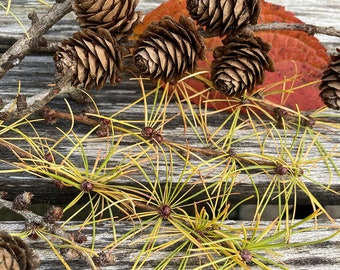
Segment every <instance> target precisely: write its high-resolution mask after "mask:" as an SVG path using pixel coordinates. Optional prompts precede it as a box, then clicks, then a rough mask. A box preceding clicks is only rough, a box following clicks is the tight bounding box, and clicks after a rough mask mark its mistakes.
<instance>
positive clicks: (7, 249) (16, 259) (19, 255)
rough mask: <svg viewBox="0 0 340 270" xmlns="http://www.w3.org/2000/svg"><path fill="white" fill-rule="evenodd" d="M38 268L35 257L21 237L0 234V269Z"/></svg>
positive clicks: (26, 269) (20, 269)
mask: <svg viewBox="0 0 340 270" xmlns="http://www.w3.org/2000/svg"><path fill="white" fill-rule="evenodd" d="M37 266H38V264H37V260H36V258H35V256H33V255H32V251H31V250H30V249H29V247H28V246H27V245H26V243H25V242H24V241H23V240H21V239H20V238H19V237H16V236H13V237H12V236H10V235H9V234H8V233H6V232H0V269H1V270H31V269H36V268H37Z"/></svg>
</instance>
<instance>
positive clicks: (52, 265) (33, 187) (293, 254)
mask: <svg viewBox="0 0 340 270" xmlns="http://www.w3.org/2000/svg"><path fill="white" fill-rule="evenodd" d="M161 2H162V1H156V0H148V1H141V3H140V5H139V8H140V9H141V10H144V11H149V10H151V9H152V8H154V7H155V6H157V5H158V4H159V3H161ZM270 2H272V3H276V4H283V5H285V6H286V9H287V10H290V11H294V12H295V13H296V15H297V16H298V17H299V18H300V19H302V20H303V21H305V22H307V23H312V24H318V25H323V26H334V27H336V28H338V29H340V20H339V13H340V3H339V1H336V0H333V1H316V0H308V1H292V0H286V1H282V0H275V1H274V0H272V1H270ZM49 3H51V4H52V3H53V2H52V1H49ZM37 6H38V7H39V8H38V9H37V8H36V7H37ZM32 10H36V11H37V13H38V16H41V15H42V14H44V13H45V12H46V11H47V10H48V7H44V6H43V5H41V4H40V3H39V2H38V1H33V0H32V1H21V3H20V4H17V3H14V2H13V3H12V11H13V12H14V13H15V14H16V15H17V16H18V17H19V18H20V20H21V21H22V22H23V23H24V25H25V27H26V28H28V27H29V26H30V23H31V22H30V21H29V19H28V18H27V14H28V13H29V12H30V11H32ZM77 29H79V28H78V26H77V25H76V23H75V16H74V14H72V13H71V14H68V15H67V16H65V18H63V19H62V20H61V21H60V22H59V23H58V24H57V25H55V26H54V27H53V28H52V29H51V30H50V31H49V32H48V33H47V39H48V40H50V41H58V42H60V41H61V40H62V39H64V38H65V37H70V36H71V35H72V34H73V33H74V32H75V31H76V30H77ZM21 35H23V29H22V28H21V27H20V26H19V25H18V24H17V23H16V22H15V20H14V19H13V18H12V17H11V16H9V15H7V16H4V10H0V52H3V51H4V50H5V49H6V48H8V46H9V45H10V44H12V43H13V42H14V41H15V40H16V39H17V38H19V37H20V36H21ZM318 38H320V40H321V41H322V43H323V44H325V46H326V47H327V49H328V51H329V52H334V51H335V48H336V47H340V40H339V39H337V38H332V37H328V36H320V37H318ZM53 76H54V63H53V60H52V57H51V55H50V54H46V55H45V54H42V55H39V57H37V55H30V56H27V57H25V59H24V60H23V61H22V62H21V63H20V65H18V66H17V67H15V68H13V69H12V70H10V71H9V72H8V73H7V74H6V75H5V76H4V78H3V79H2V80H1V81H0V95H1V97H2V98H3V100H4V101H5V102H9V101H10V100H12V99H13V97H15V95H16V94H17V87H18V80H19V79H20V80H21V88H22V91H23V92H24V93H25V94H26V95H28V96H30V95H34V94H36V93H39V92H40V91H42V90H44V89H46V87H47V85H48V84H49V83H51V82H52V81H53ZM147 87H149V88H151V87H152V85H147ZM139 96H140V88H139V86H138V85H137V83H136V82H133V81H128V80H125V81H124V82H123V83H122V84H119V85H118V86H115V87H114V88H112V87H109V86H107V87H105V88H104V89H102V91H100V92H99V93H97V94H96V100H98V105H99V109H100V111H101V113H102V114H104V115H111V114H112V113H114V112H115V111H118V110H119V109H121V108H123V107H124V106H125V105H126V104H127V103H129V102H131V101H134V100H135V99H136V98H137V97H139ZM52 106H56V107H58V108H61V109H67V107H66V105H65V102H64V101H63V99H62V98H58V99H56V100H54V101H53V102H52ZM74 106H75V107H73V108H74V109H75V111H81V110H82V109H83V108H82V107H81V106H79V105H74ZM77 106H78V107H77ZM143 109H144V107H143V106H142V105H140V106H136V108H135V109H133V110H131V111H129V112H128V113H127V114H125V115H124V117H125V118H126V119H133V118H134V117H135V115H136V112H137V113H138V112H140V113H142V112H143ZM176 111H177V108H176V105H174V104H173V105H171V106H169V112H168V115H169V116H171V115H174V114H176ZM222 117H223V116H222ZM222 117H221V119H222ZM217 118H218V117H217ZM221 119H217V120H216V124H217V123H218V122H220V121H221ZM59 126H60V127H61V128H63V129H67V128H68V127H69V122H67V121H65V122H61V121H60V122H59ZM40 128H41V129H43V128H44V125H41V126H40ZM52 128H54V127H51V129H52ZM211 128H212V129H213V128H214V126H211ZM316 129H317V128H316ZM86 131H88V127H86V126H85V127H84V126H80V127H77V132H79V133H82V132H86ZM320 131H322V132H323V133H325V130H324V128H322V129H321V130H320ZM163 132H164V136H165V137H166V138H167V139H168V140H171V141H176V140H178V138H177V137H176V135H174V134H183V130H182V129H181V128H180V127H178V128H177V129H176V128H174V127H173V126H168V127H166V128H165V129H164V131H163ZM249 132H251V131H249ZM326 134H327V140H326V139H325V146H326V148H327V149H328V150H329V149H332V148H333V147H334V145H339V144H340V138H339V135H338V134H337V133H334V132H332V131H329V132H326ZM245 135H246V134H245V133H240V134H237V136H239V137H243V136H245ZM193 137H194V135H193V134H192V133H190V132H189V133H187V134H186V136H185V137H183V138H182V139H183V141H184V140H192V139H193ZM268 145H271V144H270V143H268ZM104 147H105V145H103V144H101V143H99V142H98V143H96V142H91V143H89V144H88V145H86V149H87V150H88V153H89V158H90V159H95V157H96V155H97V153H98V150H105V149H104ZM235 150H236V152H244V151H245V150H246V151H247V152H252V153H257V151H258V146H257V145H256V143H253V144H252V143H249V141H244V142H242V141H241V142H240V143H238V144H237V145H235ZM65 151H66V152H67V147H66V148H65ZM267 151H268V153H274V152H275V151H276V149H274V148H272V149H271V148H268V150H267ZM317 155H318V152H317V151H316V149H313V150H312V151H311V153H310V156H311V157H312V156H317ZM7 158H9V157H8V153H7V151H5V150H4V149H3V148H0V159H7ZM334 161H335V166H337V167H338V168H340V158H339V156H337V157H336V158H334ZM1 166H2V167H1ZM3 166H4V165H3V164H1V165H0V169H2V168H4V167H3ZM178 170H179V171H180V168H178ZM326 171H327V168H326V166H325V164H324V163H323V162H322V161H320V162H318V163H317V166H314V167H312V168H311V169H310V170H309V172H308V173H309V176H310V177H311V178H312V179H318V180H319V181H320V183H321V184H324V185H326V186H328V184H329V178H328V177H324V176H325V172H326ZM271 179H272V176H270V175H267V176H264V175H258V176H255V177H254V180H255V181H256V184H257V187H258V189H259V190H260V192H264V190H265V188H266V187H267V186H268V182H269V181H271ZM193 180H197V179H195V178H193ZM42 183H44V184H42ZM122 184H124V182H122ZM306 185H307V187H308V189H309V190H310V191H311V192H312V193H313V194H314V195H315V196H316V197H317V199H318V200H319V201H320V202H321V203H323V204H325V205H326V204H330V205H332V204H333V205H340V196H339V195H338V194H336V193H329V192H328V193H327V195H326V196H325V189H324V188H322V187H320V186H318V185H315V184H314V183H312V182H309V181H307V182H306ZM51 187H53V184H52V183H51V181H49V180H43V179H40V178H36V177H32V176H31V175H28V174H21V175H14V176H13V175H11V174H7V175H4V174H1V175H0V190H6V191H8V192H9V199H12V198H13V197H14V196H15V195H16V194H18V192H19V191H23V190H25V191H32V192H34V194H36V198H37V199H38V201H40V202H44V203H45V202H49V203H54V204H60V203H65V201H66V202H68V201H70V200H71V199H72V198H73V197H74V195H75V194H76V193H77V192H78V191H77V190H68V189H65V190H61V191H56V190H55V189H52V188H51ZM329 187H330V188H332V189H333V190H335V191H338V192H340V180H339V177H338V176H337V175H334V177H333V179H332V182H331V183H330V186H329ZM234 191H235V193H238V194H237V196H232V197H231V202H232V200H235V201H234V202H238V201H240V200H242V199H244V198H246V197H248V196H249V195H252V194H253V193H254V189H253V185H252V184H251V182H250V181H249V179H246V178H244V179H241V180H240V183H239V185H238V186H236V187H235V189H234ZM297 197H298V202H299V203H300V204H308V203H309V199H308V198H307V197H306V196H305V195H304V193H303V192H298V194H297ZM249 202H252V201H249ZM253 202H254V201H253ZM272 203H275V201H273V202H272ZM339 222H340V221H339V220H338V221H337V223H338V224H339ZM263 225H264V226H265V224H263ZM103 226H104V225H103ZM119 226H122V227H117V231H118V233H122V232H123V231H124V230H123V229H125V230H126V229H128V228H131V227H129V226H131V225H130V224H119ZM22 228H23V222H19V223H12V222H0V230H8V231H11V232H15V231H21V230H22ZM99 229H100V230H99V232H98V239H102V241H98V243H101V245H102V246H104V245H105V244H107V241H110V239H111V238H110V237H111V236H110V235H109V234H108V233H107V232H106V230H105V227H100V228H99ZM329 231H330V230H318V231H317V235H318V237H320V238H321V237H323V235H326V234H327V233H329ZM314 238H315V235H314V233H313V232H306V233H305V234H301V235H299V236H298V237H297V238H294V237H293V238H292V241H296V242H303V241H306V240H310V239H314ZM339 243H340V238H339V235H338V236H337V237H336V238H333V239H331V240H330V241H327V242H325V243H324V244H320V245H316V246H306V247H302V248H296V249H287V250H284V251H282V252H281V253H282V255H283V257H282V258H281V260H282V261H283V262H285V263H286V264H287V265H288V266H289V268H290V269H307V268H308V269H320V268H322V269H338V268H339V267H340V259H339V258H340V253H339V252H340V244H339ZM102 246H101V247H102ZM32 247H33V248H34V249H35V250H36V252H37V253H39V255H40V257H41V259H42V266H41V268H40V269H42V270H47V269H64V268H63V267H62V266H60V263H58V260H57V258H56V257H55V256H54V255H53V253H52V252H51V250H50V248H49V247H48V246H47V245H46V244H44V243H43V242H41V241H39V242H37V243H32ZM98 249H100V246H99V247H98ZM139 249H140V247H139V246H134V247H129V248H128V249H127V248H126V246H124V247H120V249H118V250H117V251H116V252H117V255H116V256H117V264H116V265H114V266H113V267H108V268H107V269H130V268H131V263H132V260H133V256H134V255H136V254H137V252H138V250H139ZM127 253H129V256H128V259H126V257H127V256H126V254H127ZM160 256H162V254H160ZM151 263H152V262H151ZM71 266H72V269H87V266H86V265H84V264H82V263H81V262H79V261H77V262H75V263H71ZM145 269H152V265H146V267H145Z"/></svg>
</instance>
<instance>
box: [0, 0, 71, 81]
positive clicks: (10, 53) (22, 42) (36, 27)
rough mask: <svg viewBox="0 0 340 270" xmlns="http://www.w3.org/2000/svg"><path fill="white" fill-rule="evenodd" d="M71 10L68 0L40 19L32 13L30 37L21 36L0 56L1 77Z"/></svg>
mask: <svg viewBox="0 0 340 270" xmlns="http://www.w3.org/2000/svg"><path fill="white" fill-rule="evenodd" d="M71 10H72V5H71V0H66V1H65V2H64V3H60V4H59V3H56V4H54V5H53V6H52V8H51V9H50V10H49V11H48V13H47V14H46V15H44V16H43V17H41V19H40V20H39V19H37V18H36V16H34V14H33V15H31V17H30V19H31V20H32V26H31V27H30V29H29V30H28V32H27V33H28V36H29V38H28V37H27V36H26V35H25V36H23V37H22V38H20V39H19V40H18V41H17V42H15V43H14V44H13V45H12V46H11V47H10V48H9V49H8V50H7V51H6V52H5V53H4V54H3V55H2V56H1V58H0V79H1V78H2V77H3V76H4V75H5V73H6V72H7V71H8V70H9V69H11V68H12V67H14V66H16V65H18V64H19V63H20V61H21V60H22V59H23V58H24V57H25V55H27V54H28V53H29V52H30V50H31V49H33V47H35V46H37V44H39V42H36V41H37V40H39V39H40V38H41V37H42V35H43V34H45V33H46V32H47V31H48V30H49V29H50V28H51V27H52V26H53V25H54V24H55V23H56V22H57V21H59V20H60V19H61V18H62V17H63V16H64V15H65V14H67V13H69V12H70V11H71Z"/></svg>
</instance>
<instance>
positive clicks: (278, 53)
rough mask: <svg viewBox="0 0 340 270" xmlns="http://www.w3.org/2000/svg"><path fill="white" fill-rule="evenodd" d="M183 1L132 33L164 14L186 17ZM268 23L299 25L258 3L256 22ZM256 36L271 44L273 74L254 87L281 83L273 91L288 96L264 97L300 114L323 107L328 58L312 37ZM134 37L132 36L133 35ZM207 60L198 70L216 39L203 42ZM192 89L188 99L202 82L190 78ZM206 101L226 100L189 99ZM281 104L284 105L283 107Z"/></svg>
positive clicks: (165, 5)
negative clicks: (322, 87)
mask: <svg viewBox="0 0 340 270" xmlns="http://www.w3.org/2000/svg"><path fill="white" fill-rule="evenodd" d="M185 5H186V1H185V0H169V1H167V2H165V3H163V4H162V5H160V6H159V7H158V8H156V9H155V10H153V11H152V12H151V13H149V14H147V15H146V16H145V18H144V20H143V22H142V23H141V24H140V25H138V26H137V27H136V29H135V34H136V35H138V34H140V33H142V32H143V30H144V28H145V27H146V25H148V24H149V23H151V22H152V21H154V20H159V19H160V18H162V17H163V16H164V15H170V16H172V17H174V18H175V19H178V18H179V16H180V15H185V16H188V12H187V10H186V7H185ZM271 22H293V23H302V22H301V21H300V20H299V19H298V18H296V17H295V16H294V14H293V13H292V12H288V11H286V10H285V9H284V7H283V6H279V5H275V4H271V3H267V2H264V0H261V15H260V18H259V23H271ZM256 35H257V36H260V37H262V39H263V40H265V41H267V42H269V43H271V44H272V49H271V51H270V53H269V55H270V57H271V58H272V60H273V61H274V65H275V72H266V79H265V81H264V83H263V84H262V85H260V86H258V88H259V87H260V88H266V86H269V85H271V84H272V83H277V82H281V83H280V84H278V85H277V86H276V87H275V89H274V90H280V89H286V90H289V89H291V90H293V91H292V92H291V93H290V94H289V95H287V94H285V95H286V96H285V98H283V96H282V93H278V94H275V95H268V96H266V97H265V98H266V99H268V100H270V101H272V102H274V103H276V104H282V105H285V106H287V107H289V108H292V109H295V107H296V105H297V106H298V107H299V109H300V110H301V111H308V110H314V109H317V108H320V107H322V106H324V104H323V102H322V101H321V99H320V97H319V89H318V83H319V80H320V78H321V74H322V70H323V69H324V68H325V67H326V66H327V64H328V61H329V57H328V55H327V53H326V49H325V48H324V46H323V45H322V44H321V43H320V42H319V41H318V39H316V38H315V37H312V36H309V35H308V34H306V33H304V32H302V31H289V30H286V31H263V32H256ZM135 37H136V36H135ZM205 41H206V46H207V53H206V55H207V59H206V60H205V61H200V62H199V63H198V67H199V69H200V70H201V69H204V70H209V69H210V63H211V61H212V59H213V58H212V51H213V48H215V47H216V46H220V45H221V40H220V38H209V39H206V40H205ZM188 82H189V83H190V85H191V86H192V89H191V90H190V89H187V92H188V95H189V96H192V95H193V94H196V93H197V90H195V89H198V90H203V89H204V85H203V83H200V82H198V81H197V80H196V81H195V80H194V79H191V80H189V81H188ZM206 99H222V100H223V99H224V100H225V99H226V97H225V96H224V95H222V94H220V93H218V92H217V91H212V92H209V93H205V94H204V95H203V97H199V96H197V97H195V98H192V99H191V101H192V102H195V103H199V102H203V101H204V100H206ZM283 103H284V104H283ZM228 104H229V102H228V101H225V102H210V103H209V106H210V107H213V108H216V109H219V108H225V107H226V106H228Z"/></svg>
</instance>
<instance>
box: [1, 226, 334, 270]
mask: <svg viewBox="0 0 340 270" xmlns="http://www.w3.org/2000/svg"><path fill="white" fill-rule="evenodd" d="M337 222H338V223H339V222H340V220H338V221H337ZM241 224H243V225H244V226H246V227H247V226H250V225H251V223H250V222H246V221H244V222H237V221H236V222H235V221H229V222H228V225H229V226H232V227H239V226H240V225H241ZM268 224H269V223H265V222H263V223H261V226H263V227H265V226H266V225H268ZM68 225H70V226H72V225H76V223H73V224H68ZM329 225H330V224H329V223H327V222H323V221H318V226H319V228H322V227H323V226H329ZM115 226H116V231H117V237H120V236H121V235H122V234H123V233H126V232H127V231H129V230H131V229H133V227H132V225H131V224H130V223H128V222H118V223H116V224H115ZM313 226H314V224H313V223H311V222H310V223H306V224H304V225H303V226H301V227H300V229H301V233H298V234H292V235H291V238H290V243H302V242H308V241H314V240H317V239H321V238H326V237H328V236H329V235H331V234H332V233H334V232H335V231H336V228H335V229H331V228H328V229H327V228H325V229H318V230H317V233H315V231H313V230H309V229H308V230H306V231H304V232H303V229H304V228H311V227H313ZM109 227H110V225H109V224H105V223H101V224H99V225H98V226H97V228H96V230H97V231H96V239H97V242H96V246H95V249H96V250H95V251H96V252H99V251H100V250H101V249H102V248H104V247H105V246H106V245H109V244H110V243H111V241H112V240H113V237H112V233H110V231H109V230H108V228H109ZM23 229H24V224H23V223H22V222H2V223H0V230H5V231H9V232H18V231H21V230H23ZM82 232H83V233H85V234H86V235H87V237H88V239H87V241H86V242H84V243H83V244H82V245H83V246H87V247H89V246H90V245H91V237H90V236H91V234H92V231H91V228H87V229H84V230H83V231H82ZM143 235H144V236H145V234H142V235H140V236H138V237H143ZM134 240H136V239H131V240H126V242H125V244H124V245H118V246H117V247H116V248H115V249H113V251H112V253H113V254H114V256H115V258H116V262H115V264H114V265H110V266H107V267H102V269H103V270H104V269H112V270H115V269H126V270H128V269H131V267H132V265H133V262H134V258H135V257H136V256H137V255H138V253H139V252H140V250H141V248H142V246H143V244H144V243H143V242H139V243H136V242H135V243H133V241H134ZM29 243H30V246H31V247H32V248H33V250H34V252H35V253H36V254H37V255H38V256H39V257H40V260H41V266H40V267H39V269H40V270H59V269H64V268H63V266H62V265H61V263H60V262H59V261H58V259H57V258H56V256H55V254H54V253H53V251H52V250H51V249H50V248H49V246H48V245H47V244H46V243H45V242H44V241H43V240H38V241H32V240H31V241H29ZM275 251H276V252H278V254H280V256H279V257H277V258H276V259H278V260H280V261H281V262H283V263H284V264H285V265H286V267H287V268H288V269H296V270H298V269H301V270H302V269H315V270H318V269H329V270H335V269H338V267H339V265H340V234H338V235H337V236H335V237H333V238H332V239H330V240H328V241H326V242H324V243H323V244H315V245H309V246H302V247H297V248H288V249H284V250H282V249H277V250H275ZM166 254H167V251H163V252H159V253H155V254H154V255H153V258H152V260H150V261H149V262H147V263H146V264H145V265H144V266H143V268H142V269H150V270H151V269H154V266H155V265H156V264H157V263H159V262H160V259H162V258H165V256H166ZM263 254H265V253H263ZM264 256H268V254H266V255H264ZM177 260H178V259H177ZM177 260H176V259H174V260H173V262H172V264H170V265H174V264H176V261H177ZM68 262H69V263H70V266H71V269H73V270H80V269H89V266H88V265H87V264H86V262H85V261H84V260H76V261H73V262H72V261H68ZM190 266H191V267H189V268H187V269H194V268H195V266H197V265H195V264H194V262H192V261H191V262H190ZM251 267H252V269H259V268H258V267H255V266H254V265H252V266H251ZM167 269H170V268H167ZM173 269H174V268H173ZM270 269H279V268H277V267H275V266H270Z"/></svg>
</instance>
